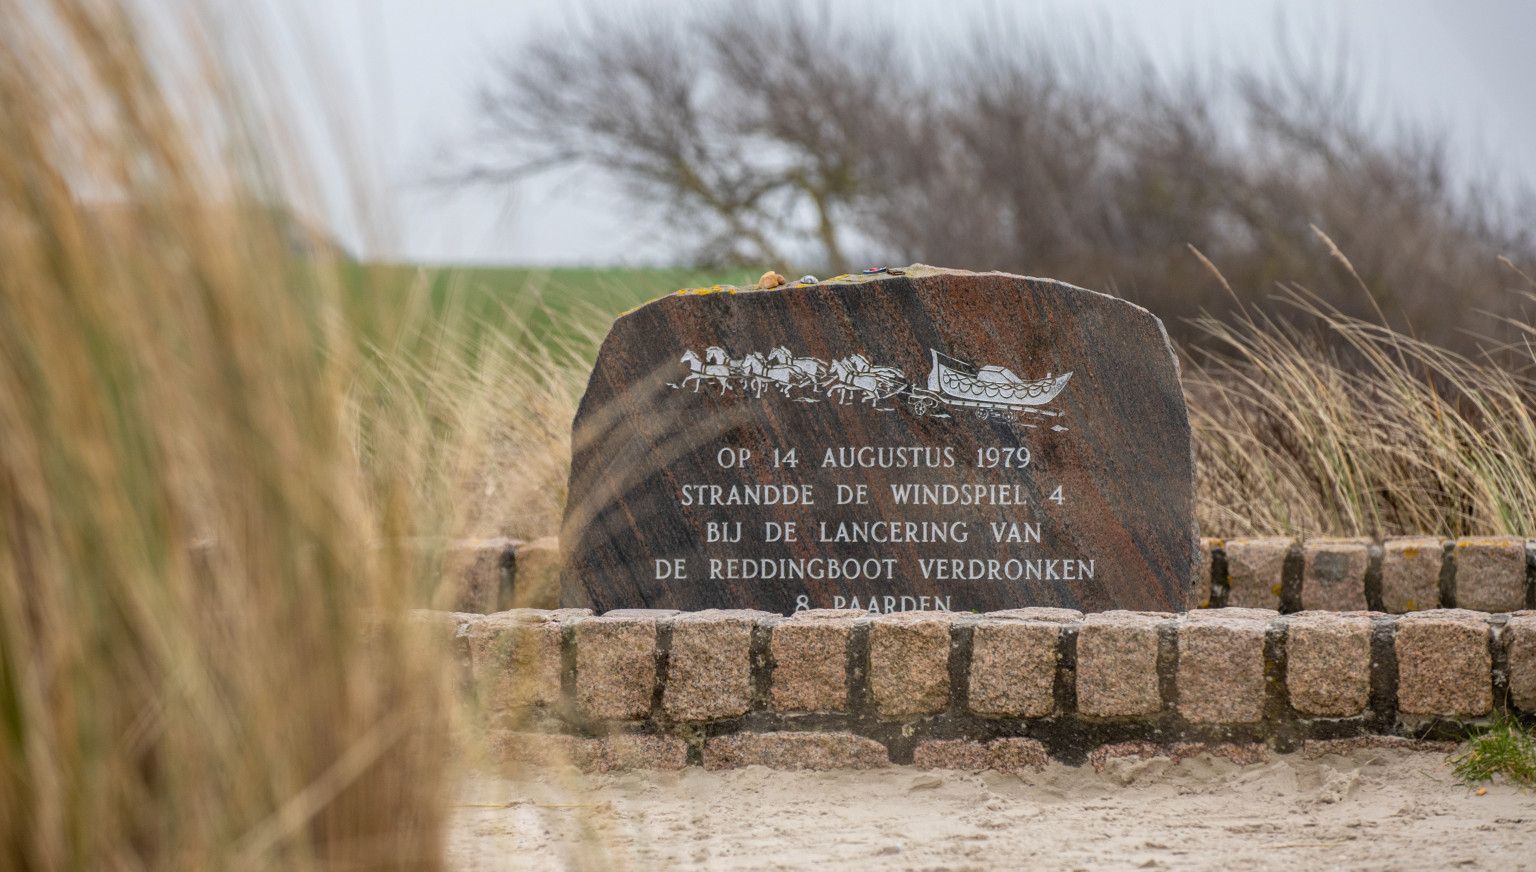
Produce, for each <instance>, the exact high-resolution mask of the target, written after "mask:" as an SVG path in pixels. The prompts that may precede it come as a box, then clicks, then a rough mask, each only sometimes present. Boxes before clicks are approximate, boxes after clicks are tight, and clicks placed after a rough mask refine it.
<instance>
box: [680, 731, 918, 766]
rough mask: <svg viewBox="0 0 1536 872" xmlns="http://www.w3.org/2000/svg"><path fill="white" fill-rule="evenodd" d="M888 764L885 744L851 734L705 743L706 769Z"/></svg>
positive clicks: (755, 736)
mask: <svg viewBox="0 0 1536 872" xmlns="http://www.w3.org/2000/svg"><path fill="white" fill-rule="evenodd" d="M889 764H890V755H889V753H887V751H886V750H885V746H884V745H882V744H880V743H879V742H876V741H875V740H874V739H866V738H864V737H863V736H855V735H853V734H852V733H787V732H780V733H734V734H732V735H729V736H720V737H718V738H714V739H709V740H708V741H706V742H705V743H704V768H705V769H736V768H739V767H742V766H767V767H769V768H771V769H813V770H820V769H876V768H879V767H881V766H887V765H889Z"/></svg>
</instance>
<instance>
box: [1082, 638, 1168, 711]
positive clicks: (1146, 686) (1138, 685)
mask: <svg viewBox="0 0 1536 872" xmlns="http://www.w3.org/2000/svg"><path fill="white" fill-rule="evenodd" d="M1166 618H1167V616H1165V615H1157V614H1149V613H1145V612H1125V611H1113V612H1101V613H1099V614H1095V615H1089V616H1087V617H1086V618H1084V620H1083V626H1082V629H1081V630H1080V631H1079V632H1078V636H1077V710H1078V711H1079V712H1080V713H1082V714H1084V715H1087V716H1089V717H1098V718H1112V717H1130V716H1136V715H1150V714H1156V713H1157V712H1158V710H1159V709H1161V708H1162V697H1161V696H1160V695H1159V693H1158V678H1157V634H1158V627H1159V626H1160V625H1161V624H1162V623H1163V621H1164V620H1166Z"/></svg>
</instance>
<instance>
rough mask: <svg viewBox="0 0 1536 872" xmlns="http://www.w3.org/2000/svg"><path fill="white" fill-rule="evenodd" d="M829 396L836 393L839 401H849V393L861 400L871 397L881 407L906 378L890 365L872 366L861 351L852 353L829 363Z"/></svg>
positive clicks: (872, 401)
mask: <svg viewBox="0 0 1536 872" xmlns="http://www.w3.org/2000/svg"><path fill="white" fill-rule="evenodd" d="M829 369H830V370H831V373H830V374H829V375H828V376H827V381H826V384H827V396H832V395H833V394H836V395H837V401H838V403H839V404H840V405H845V406H846V405H847V404H848V398H849V397H850V396H857V397H858V398H859V401H860V402H864V401H868V402H869V404H870V405H871V406H874V407H876V408H879V407H880V401H881V400H883V399H885V398H887V397H889V396H891V395H893V394H895V393H896V392H897V391H899V390H900V389H901V386H902V385H903V384H904V383H905V381H906V376H905V375H904V374H903V373H902V371H901V370H899V369H896V368H895V367H891V366H871V365H870V363H869V360H868V359H867V358H865V357H864V355H862V354H852V355H849V356H848V357H845V358H843V359H842V360H835V361H833V362H832V365H831V366H830V367H829Z"/></svg>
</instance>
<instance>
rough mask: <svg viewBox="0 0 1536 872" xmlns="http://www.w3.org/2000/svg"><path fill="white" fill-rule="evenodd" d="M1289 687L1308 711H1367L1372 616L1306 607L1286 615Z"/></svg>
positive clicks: (1343, 714) (1341, 714)
mask: <svg viewBox="0 0 1536 872" xmlns="http://www.w3.org/2000/svg"><path fill="white" fill-rule="evenodd" d="M1285 623H1286V631H1287V639H1286V672H1285V683H1286V688H1287V690H1288V691H1289V692H1290V697H1291V706H1292V707H1293V708H1295V709H1296V711H1297V712H1298V713H1300V714H1302V715H1306V716H1308V717H1327V718H1348V717H1354V716H1356V715H1359V714H1362V713H1363V712H1364V711H1365V706H1366V703H1367V702H1368V701H1369V700H1370V695H1371V619H1370V617H1368V616H1367V615H1364V614H1338V613H1334V612H1301V613H1300V614H1295V615H1291V616H1290V617H1288V618H1286V619H1285Z"/></svg>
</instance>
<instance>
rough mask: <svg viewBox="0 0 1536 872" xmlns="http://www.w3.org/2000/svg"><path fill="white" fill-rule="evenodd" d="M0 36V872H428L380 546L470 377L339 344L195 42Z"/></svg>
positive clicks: (400, 604) (436, 473)
mask: <svg viewBox="0 0 1536 872" xmlns="http://www.w3.org/2000/svg"><path fill="white" fill-rule="evenodd" d="M132 8H134V9H139V8H141V7H138V6H137V5H133V6H132ZM0 20H3V21H4V22H5V25H4V26H3V27H0V831H3V836H0V851H3V852H4V853H3V855H0V867H3V868H6V869H17V870H52V869H125V870H127V869H189V870H204V869H241V868H263V869H265V868H281V869H301V870H302V869H322V868H324V869H384V868H411V869H431V868H436V867H438V866H439V865H440V847H441V838H442V836H441V833H442V828H443V821H444V815H445V807H446V799H445V791H446V777H447V776H446V773H445V767H444V763H445V757H446V754H445V747H444V746H445V738H444V736H445V734H446V728H447V727H448V726H449V724H448V715H447V714H445V713H446V712H449V711H450V710H449V709H447V708H446V706H445V705H444V702H445V697H444V691H445V687H444V682H443V681H442V680H441V673H440V672H439V671H438V670H439V664H438V662H437V660H436V659H435V658H434V657H433V656H432V653H433V652H432V651H431V650H430V649H427V648H423V647H422V646H420V645H418V644H416V641H417V640H416V639H415V638H414V637H413V634H412V632H411V628H410V626H409V625H408V623H407V622H406V620H405V617H404V616H405V614H406V611H407V609H408V608H409V607H410V606H412V605H418V604H421V603H422V602H424V601H425V600H426V599H427V597H429V596H430V593H431V586H432V582H433V580H434V579H435V574H434V571H435V565H434V564H435V557H434V555H433V554H432V552H430V551H429V550H423V549H421V548H417V547H413V546H412V545H411V544H410V543H413V542H419V541H421V540H422V538H423V537H428V538H430V536H431V534H444V533H451V531H452V530H453V529H454V524H455V521H456V519H457V518H459V517H460V516H461V513H460V512H457V511H451V510H449V511H440V510H442V509H443V507H444V506H449V507H451V506H452V505H453V502H454V501H453V500H450V499H445V498H444V496H443V493H444V488H445V483H446V482H449V481H451V480H452V477H451V476H449V475H447V474H446V471H448V470H453V469H458V468H462V466H463V463H462V461H461V460H460V458H462V457H465V456H470V455H472V454H474V452H475V451H477V450H478V449H476V448H474V446H472V445H471V444H470V442H471V441H472V440H473V439H475V438H478V433H479V432H480V430H479V429H477V428H475V427H470V426H466V423H465V422H466V421H469V420H473V419H475V417H476V415H477V414H478V413H477V412H475V411H474V410H473V407H474V405H475V403H476V402H478V399H477V398H478V397H483V395H484V394H485V393H486V387H485V385H486V384H487V383H488V382H486V381H482V382H481V383H480V384H479V385H473V384H471V383H469V382H467V381H466V380H465V379H464V378H463V377H462V375H460V374H456V373H461V369H458V368H455V367H454V366H446V365H445V366H442V367H437V366H434V365H421V366H419V367H417V368H415V369H407V368H404V367H401V366H398V365H395V364H393V363H391V362H390V359H389V356H388V354H387V353H383V352H387V350H388V349H387V348H381V347H378V346H377V345H375V346H373V347H367V346H365V345H364V343H363V342H362V340H361V336H362V333H361V331H360V330H359V329H357V327H356V325H357V324H358V323H360V322H361V321H363V320H366V319H365V318H363V317H362V313H359V312H358V311H355V310H354V308H352V306H353V304H348V303H346V302H345V300H346V299H347V297H346V295H343V294H341V293H339V285H338V280H337V276H338V270H337V269H336V268H335V265H334V264H332V263H329V262H328V261H327V259H326V257H325V255H324V254H323V253H321V254H320V255H316V256H311V255H306V254H302V253H296V252H295V241H294V237H293V233H292V227H291V226H290V225H289V224H287V223H286V222H285V221H284V220H283V219H282V218H281V217H280V215H279V214H278V213H277V212H276V211H274V210H273V209H271V208H268V204H270V203H273V202H277V201H278V198H279V197H280V196H281V195H282V194H283V193H284V191H283V189H282V188H281V187H280V186H278V185H277V183H275V182H273V181H272V180H273V179H276V178H283V177H286V176H285V173H286V172H287V170H286V169H281V168H280V169H277V170H274V168H273V167H272V166H271V164H270V163H269V161H275V160H278V159H279V158H278V155H279V154H280V152H281V150H282V149H283V148H284V147H285V141H284V140H283V138H282V137H281V136H279V135H278V133H277V132H275V131H269V130H267V129H266V128H265V127H264V124H263V123H261V122H258V121H257V120H256V118H255V117H253V116H251V115H248V114H247V112H248V110H249V109H250V107H249V105H248V104H246V103H245V102H244V101H243V98H242V97H241V96H240V95H239V93H238V89H237V88H235V87H234V86H233V84H232V82H231V80H230V79H228V78H225V73H226V72H227V71H226V70H225V69H224V68H223V67H221V65H220V63H219V62H218V61H217V60H216V59H217V58H219V56H220V55H219V52H218V51H216V50H214V49H213V48H212V46H213V45H214V43H213V42H212V41H211V40H210V41H208V42H206V43H199V42H198V40H199V39H202V38H204V37H205V36H206V34H203V33H201V32H200V31H198V30H197V29H196V25H195V21H196V20H197V19H196V18H195V17H194V18H189V19H186V20H185V21H183V20H182V19H175V21H176V22H180V23H182V24H184V25H185V26H187V27H188V28H189V30H188V32H186V33H182V34H181V37H182V38H183V39H184V40H185V43H184V45H183V48H185V49H186V52H187V56H186V57H185V58H180V60H187V58H191V59H193V60H194V62H195V63H197V64H201V65H203V66H202V67H201V68H199V69H198V70H197V73H198V75H196V76H193V77H182V78H178V77H176V76H174V75H169V74H168V72H167V70H168V68H169V67H171V66H174V64H173V61H175V60H177V59H175V58H172V59H167V58H166V57H165V56H164V55H162V54H159V53H158V52H157V50H156V48H155V47H152V46H150V45H149V44H148V43H146V42H145V40H144V35H143V33H142V32H141V31H140V30H139V29H138V28H137V25H136V22H135V21H134V20H133V19H132V18H131V17H130V15H129V14H128V12H126V11H125V7H124V4H120V3H115V2H68V0H54V2H43V3H30V2H20V0H0ZM168 20H169V19H168ZM187 22H193V23H191V24H188V23H187ZM251 131H260V132H261V135H260V136H259V137H258V136H257V135H254V134H252V133H251ZM257 157H259V158H260V160H258V159H257ZM448 333H451V331H447V330H439V335H438V336H437V338H436V339H435V340H434V341H440V342H444V343H446V342H448V340H447V339H445V338H443V337H444V336H445V335H447V334H448ZM450 389H451V390H453V391H454V401H453V403H451V404H448V403H444V402H442V399H441V397H439V396H437V394H438V393H439V392H441V391H446V390H450ZM446 406H451V407H452V408H454V409H455V410H456V413H455V416H448V417H445V416H435V415H434V410H437V409H441V408H444V407H446ZM453 484H454V485H455V486H457V484H458V482H453Z"/></svg>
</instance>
